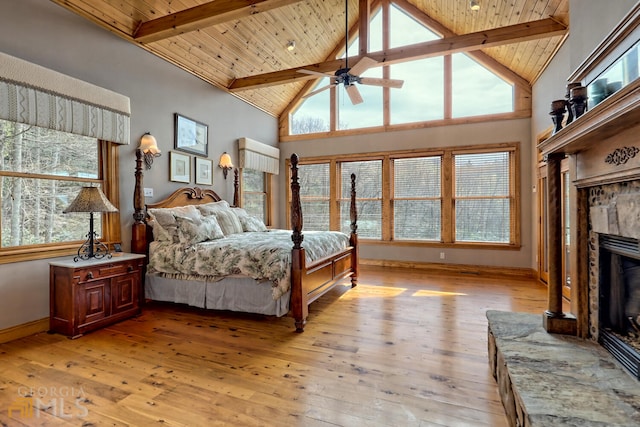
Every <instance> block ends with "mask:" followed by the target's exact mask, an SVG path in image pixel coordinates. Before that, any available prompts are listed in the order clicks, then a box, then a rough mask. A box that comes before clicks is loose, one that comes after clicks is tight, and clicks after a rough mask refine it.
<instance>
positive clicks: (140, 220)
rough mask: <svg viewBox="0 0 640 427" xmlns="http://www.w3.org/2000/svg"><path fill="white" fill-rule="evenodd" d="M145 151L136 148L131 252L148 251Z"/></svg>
mask: <svg viewBox="0 0 640 427" xmlns="http://www.w3.org/2000/svg"><path fill="white" fill-rule="evenodd" d="M143 158H144V153H143V152H142V150H140V149H137V150H136V186H135V188H134V189H133V220H134V222H133V226H132V227H131V252H133V253H135V254H146V253H147V224H145V222H144V194H143V192H142V178H143V175H142V161H143Z"/></svg>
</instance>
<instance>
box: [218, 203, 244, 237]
mask: <svg viewBox="0 0 640 427" xmlns="http://www.w3.org/2000/svg"><path fill="white" fill-rule="evenodd" d="M214 216H215V217H216V219H217V220H218V224H220V228H221V229H222V232H223V233H224V235H225V236H229V235H231V234H236V233H242V231H243V230H242V224H240V220H239V219H238V217H237V216H236V214H235V213H233V211H231V209H225V210H219V211H217V212H214Z"/></svg>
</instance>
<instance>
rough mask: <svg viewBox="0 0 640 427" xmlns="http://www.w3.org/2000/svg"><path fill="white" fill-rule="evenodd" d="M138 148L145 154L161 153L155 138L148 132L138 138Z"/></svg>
mask: <svg viewBox="0 0 640 427" xmlns="http://www.w3.org/2000/svg"><path fill="white" fill-rule="evenodd" d="M138 149H139V150H142V152H143V153H145V154H147V153H151V154H160V153H161V151H160V149H159V148H158V142H157V141H156V138H155V137H154V136H153V135H151V134H150V133H149V132H147V133H145V134H144V135H142V138H140V146H139V147H138Z"/></svg>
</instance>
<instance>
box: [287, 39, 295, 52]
mask: <svg viewBox="0 0 640 427" xmlns="http://www.w3.org/2000/svg"><path fill="white" fill-rule="evenodd" d="M295 48H296V41H295V40H289V41H288V42H287V50H288V51H289V52H291V51H292V50H293V49H295Z"/></svg>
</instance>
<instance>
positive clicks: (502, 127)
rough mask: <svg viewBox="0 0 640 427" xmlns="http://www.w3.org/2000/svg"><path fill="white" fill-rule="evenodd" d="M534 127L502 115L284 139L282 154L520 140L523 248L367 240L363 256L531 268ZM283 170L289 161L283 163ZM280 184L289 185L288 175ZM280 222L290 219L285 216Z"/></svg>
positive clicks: (281, 148) (284, 201)
mask: <svg viewBox="0 0 640 427" xmlns="http://www.w3.org/2000/svg"><path fill="white" fill-rule="evenodd" d="M530 135H531V128H530V120H529V119H518V120H503V121H496V122H491V123H479V124H466V125H457V126H441V127H432V128H427V129H416V130H407V131H398V132H387V133H384V134H369V135H354V136H345V137H339V138H332V139H330V140H307V141H296V142H284V143H281V144H280V150H281V154H282V156H283V161H284V158H288V157H290V156H291V154H292V153H297V154H298V155H299V156H300V157H313V156H322V155H328V154H351V153H365V152H367V151H388V150H409V149H419V148H431V147H447V146H461V145H475V144H493V143H500V142H519V143H520V153H521V159H520V164H521V167H522V168H521V172H522V173H521V187H520V191H521V193H522V194H523V197H522V200H521V202H522V206H521V213H522V215H521V223H522V227H523V229H522V247H521V248H520V249H519V250H478V249H457V248H454V249H451V248H433V247H429V248H427V247H423V246H395V245H394V246H390V245H384V244H371V243H363V244H362V245H361V246H360V257H361V258H364V259H373V260H394V261H408V262H437V263H440V262H443V260H441V259H440V252H445V260H444V262H447V263H452V264H465V265H482V266H509V267H521V268H532V267H533V266H532V264H531V232H530V224H531V222H532V219H531V197H530V193H531V185H532V182H531V164H532V159H531V152H532V149H531V142H530ZM282 168H283V170H284V163H283V166H282ZM281 178H282V179H281V182H280V184H281V185H286V183H285V175H283V176H282V177H281ZM279 203H280V205H281V206H285V203H286V193H285V192H284V191H283V192H282V193H281V199H280V202H279ZM284 215H285V213H284V212H283V217H282V218H281V223H282V224H284V223H285V218H284Z"/></svg>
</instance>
